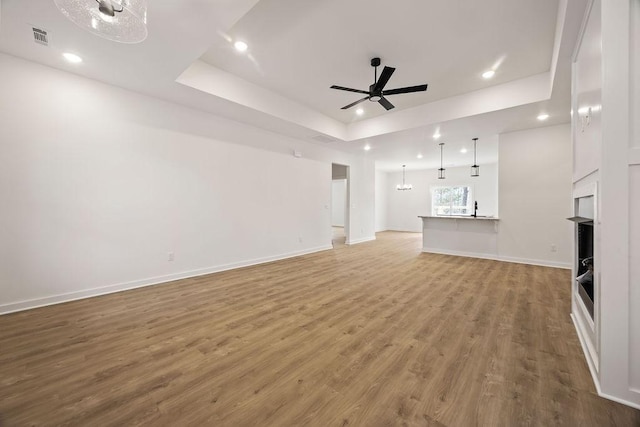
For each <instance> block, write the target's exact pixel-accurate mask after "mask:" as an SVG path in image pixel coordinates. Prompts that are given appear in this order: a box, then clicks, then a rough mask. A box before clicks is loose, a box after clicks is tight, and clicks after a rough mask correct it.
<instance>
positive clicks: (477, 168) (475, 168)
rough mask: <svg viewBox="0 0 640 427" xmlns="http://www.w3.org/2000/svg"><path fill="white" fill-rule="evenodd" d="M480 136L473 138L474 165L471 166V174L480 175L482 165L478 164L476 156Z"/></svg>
mask: <svg viewBox="0 0 640 427" xmlns="http://www.w3.org/2000/svg"><path fill="white" fill-rule="evenodd" d="M477 144H478V138H473V166H471V176H480V166H478V162H477V161H476V156H477V154H478V147H477Z"/></svg>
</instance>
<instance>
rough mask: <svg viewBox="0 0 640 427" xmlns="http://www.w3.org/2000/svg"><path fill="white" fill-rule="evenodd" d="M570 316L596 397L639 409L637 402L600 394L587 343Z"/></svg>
mask: <svg viewBox="0 0 640 427" xmlns="http://www.w3.org/2000/svg"><path fill="white" fill-rule="evenodd" d="M570 316H571V320H572V321H573V326H574V328H576V335H578V340H579V341H580V346H581V347H582V352H583V353H584V358H585V360H586V361H587V366H589V372H590V373H591V378H592V379H593V384H594V385H595V386H596V392H597V393H598V396H600V397H602V398H604V399H608V400H612V401H614V402H617V403H621V404H623V405H627V406H630V407H632V408H635V409H640V404H639V403H637V402H632V401H630V400H625V399H621V398H619V397H616V396H611V395H610V394H607V393H603V392H602V389H601V388H600V380H599V378H598V374H597V370H596V366H595V365H594V362H593V360H592V359H591V357H590V354H589V349H588V345H587V342H586V341H585V338H584V337H583V336H582V330H581V328H580V326H579V323H580V322H579V321H578V319H577V318H576V316H575V315H574V314H573V313H571V315H570ZM632 391H633V392H634V393H636V391H635V390H632Z"/></svg>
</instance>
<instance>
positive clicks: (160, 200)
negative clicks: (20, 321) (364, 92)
mask: <svg viewBox="0 0 640 427" xmlns="http://www.w3.org/2000/svg"><path fill="white" fill-rule="evenodd" d="M0 69H2V75H3V78H2V79H0V93H2V96H1V97H0V143H1V145H2V151H3V155H2V167H0V197H2V200H3V208H2V209H0V242H1V244H0V313H1V312H8V311H13V310H19V309H23V308H29V307H33V306H38V305H42V304H47V303H53V302H59V301H64V300H69V299H74V298H80V297H84V296H89V295H95V294H100V293H105V292H110V291H116V290H120V289H126V288H131V287H135V286H142V285H146V284H151V283H158V282H162V281H166V280H171V279H174V278H178V277H185V276H189V275H194V274H202V273H206V272H210V271H217V270H220V269H225V268H231V267H235V266H240V265H247V264H251V263H255V262H262V261H266V260H271V259H277V258H281V257H286V256H291V255H295V254H299V253H305V252H310V251H316V250H320V249H325V248H328V247H330V242H331V233H330V222H331V212H330V210H329V208H330V205H331V202H330V198H331V186H330V184H329V183H330V182H331V163H332V162H336V163H340V164H345V165H349V166H350V171H351V177H352V179H351V184H350V192H351V194H352V200H353V203H354V208H353V209H352V213H351V217H350V221H351V223H350V225H351V227H350V228H351V236H350V240H351V243H355V242H358V241H364V240H370V239H373V238H374V195H373V193H374V164H373V161H370V160H368V159H366V158H364V157H360V156H350V155H347V154H344V153H340V152H337V151H334V150H330V149H326V148H324V147H321V146H319V145H315V144H308V143H306V142H303V141H299V140H295V139H291V138H287V137H284V136H281V135H278V134H275V133H271V132H266V131H262V130H259V129H256V128H252V127H249V126H246V125H242V124H239V123H237V122H233V121H229V120H226V119H223V118H221V117H216V116H213V115H211V114H207V113H204V112H201V111H197V110H192V109H188V108H185V107H182V106H179V105H176V104H172V103H167V102H164V101H160V100H157V99H154V98H150V97H147V96H142V95H139V94H136V93H133V92H129V91H126V90H123V89H119V88H116V87H112V86H108V85H105V84H102V83H98V82H95V81H92V80H89V79H85V78H81V77H78V76H75V75H72V74H69V73H65V72H62V71H58V70H54V69H51V68H48V67H44V66H40V65H37V64H34V63H31V62H28V61H24V60H20V59H17V58H14V57H10V56H7V55H1V54H0ZM294 149H296V150H299V151H302V153H303V158H301V159H298V158H294V157H293V156H292V152H293V150H294ZM169 252H173V253H174V255H175V260H174V261H168V253H169Z"/></svg>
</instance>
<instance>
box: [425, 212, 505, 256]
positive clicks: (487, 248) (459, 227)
mask: <svg viewBox="0 0 640 427" xmlns="http://www.w3.org/2000/svg"><path fill="white" fill-rule="evenodd" d="M419 218H421V219H422V252H432V253H439V254H448V255H459V256H468V257H475V258H490V259H495V258H496V257H497V255H498V221H499V218H497V217H486V216H477V217H474V216H419Z"/></svg>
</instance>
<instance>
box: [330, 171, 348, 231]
mask: <svg viewBox="0 0 640 427" xmlns="http://www.w3.org/2000/svg"><path fill="white" fill-rule="evenodd" d="M346 207H347V180H346V179H334V180H333V181H332V182H331V225H333V226H334V227H344V218H345V211H346Z"/></svg>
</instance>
